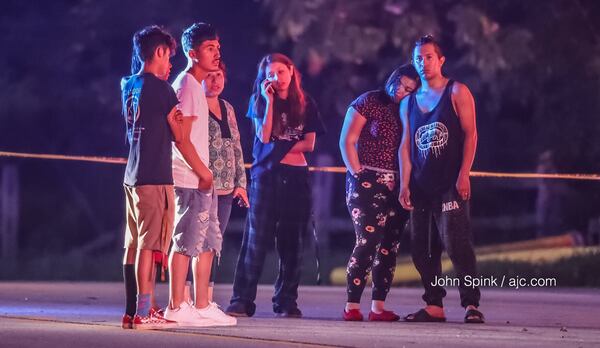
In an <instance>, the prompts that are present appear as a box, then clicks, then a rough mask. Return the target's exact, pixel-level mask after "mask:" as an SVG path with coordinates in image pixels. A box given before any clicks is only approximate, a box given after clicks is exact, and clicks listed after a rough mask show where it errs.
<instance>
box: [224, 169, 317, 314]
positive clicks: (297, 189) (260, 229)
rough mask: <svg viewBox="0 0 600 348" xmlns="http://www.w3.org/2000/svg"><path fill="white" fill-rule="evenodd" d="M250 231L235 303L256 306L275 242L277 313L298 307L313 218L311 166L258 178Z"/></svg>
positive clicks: (243, 249) (238, 268) (237, 275)
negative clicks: (305, 241)
mask: <svg viewBox="0 0 600 348" xmlns="http://www.w3.org/2000/svg"><path fill="white" fill-rule="evenodd" d="M249 198H250V209H249V210H248V220H247V224H248V226H247V228H246V230H245V231H244V238H243V240H242V247H241V250H240V255H239V258H238V262H237V266H236V269H235V277H234V282H233V296H232V297H231V304H234V303H239V302H241V303H243V304H244V305H246V306H247V307H253V306H254V300H255V299H256V287H257V285H258V281H259V279H260V275H261V273H262V269H263V264H264V261H265V256H266V254H267V252H268V247H269V246H270V245H271V244H272V241H273V239H275V247H276V249H277V253H278V254H279V274H278V276H277V280H276V281H275V294H274V296H273V310H274V311H275V312H281V311H283V310H287V309H292V308H295V307H297V303H296V299H297V298H298V285H299V283H300V267H301V263H302V235H303V233H304V232H305V231H306V229H307V225H308V222H309V219H310V214H311V187H310V185H309V180H308V168H307V167H295V166H288V165H278V166H276V167H275V168H273V169H271V170H268V171H265V172H263V173H261V174H260V175H258V176H256V177H254V178H253V179H252V183H251V185H250V197H249Z"/></svg>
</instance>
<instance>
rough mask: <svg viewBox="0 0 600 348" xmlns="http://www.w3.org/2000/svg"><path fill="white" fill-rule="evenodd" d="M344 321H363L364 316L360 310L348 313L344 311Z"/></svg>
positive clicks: (352, 310)
mask: <svg viewBox="0 0 600 348" xmlns="http://www.w3.org/2000/svg"><path fill="white" fill-rule="evenodd" d="M344 320H345V321H362V320H363V315H362V313H361V312H360V309H351V310H349V311H347V312H346V309H344Z"/></svg>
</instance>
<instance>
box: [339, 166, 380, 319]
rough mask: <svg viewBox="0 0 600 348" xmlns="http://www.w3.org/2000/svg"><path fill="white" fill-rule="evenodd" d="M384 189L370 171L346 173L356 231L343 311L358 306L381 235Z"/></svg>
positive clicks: (348, 195)
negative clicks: (355, 175) (357, 174)
mask: <svg viewBox="0 0 600 348" xmlns="http://www.w3.org/2000/svg"><path fill="white" fill-rule="evenodd" d="M385 190H387V189H386V188H385V187H384V186H383V185H380V184H378V183H377V173H375V172H373V171H370V170H365V171H363V172H362V173H361V174H360V175H359V176H358V178H356V177H354V176H352V175H350V174H349V173H348V174H347V175H346V205H347V207H348V212H349V213H350V217H351V219H352V223H353V225H354V233H355V234H356V244H355V246H354V249H353V251H352V255H351V256H350V260H349V261H348V265H347V268H346V281H347V287H346V290H347V302H346V307H345V311H346V312H349V311H350V310H353V309H359V308H360V299H361V296H362V293H363V290H364V288H365V284H366V281H367V276H368V273H369V272H370V270H371V267H372V264H373V259H374V255H375V253H376V251H377V248H378V246H379V243H381V240H382V238H383V234H384V230H385V227H384V226H385V220H384V217H385V216H386V215H387V214H386V212H385V204H384V202H383V200H382V199H381V197H384V191H385ZM378 201H381V202H378ZM385 218H387V217H385Z"/></svg>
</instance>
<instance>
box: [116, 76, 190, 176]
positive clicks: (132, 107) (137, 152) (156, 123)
mask: <svg viewBox="0 0 600 348" xmlns="http://www.w3.org/2000/svg"><path fill="white" fill-rule="evenodd" d="M121 101H122V107H123V117H124V118H125V124H126V127H127V142H128V143H129V156H128V158H127V167H126V168H125V178H124V180H123V183H124V184H125V185H128V186H140V185H173V174H172V169H171V142H172V141H173V135H172V133H171V128H170V127H169V123H168V122H167V115H168V114H169V112H170V111H171V110H172V109H173V107H174V106H175V105H177V104H178V103H179V101H178V100H177V95H175V92H174V91H173V89H172V88H171V86H170V85H169V84H168V83H167V82H165V81H163V80H161V79H159V78H157V77H156V76H154V74H150V73H144V74H141V75H132V76H127V77H124V78H123V79H121Z"/></svg>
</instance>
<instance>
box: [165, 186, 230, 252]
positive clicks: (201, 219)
mask: <svg viewBox="0 0 600 348" xmlns="http://www.w3.org/2000/svg"><path fill="white" fill-rule="evenodd" d="M175 204H176V207H177V210H176V212H175V232H174V233H173V249H172V250H173V251H175V252H178V253H180V254H184V255H186V256H190V257H196V256H198V255H199V254H201V253H203V252H206V251H211V250H212V251H214V252H215V254H216V255H217V257H219V256H220V255H221V248H222V246H223V234H222V233H221V229H220V228H219V219H218V215H217V212H218V210H217V209H218V197H217V194H216V193H215V191H214V188H211V189H210V190H208V191H201V190H198V189H190V188H182V187H175Z"/></svg>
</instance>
